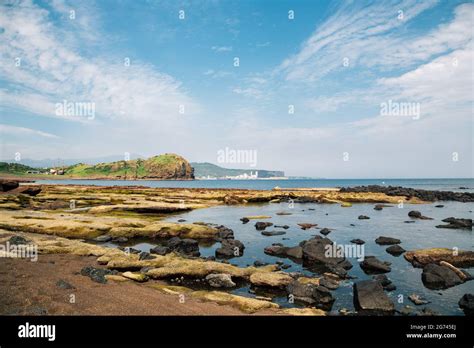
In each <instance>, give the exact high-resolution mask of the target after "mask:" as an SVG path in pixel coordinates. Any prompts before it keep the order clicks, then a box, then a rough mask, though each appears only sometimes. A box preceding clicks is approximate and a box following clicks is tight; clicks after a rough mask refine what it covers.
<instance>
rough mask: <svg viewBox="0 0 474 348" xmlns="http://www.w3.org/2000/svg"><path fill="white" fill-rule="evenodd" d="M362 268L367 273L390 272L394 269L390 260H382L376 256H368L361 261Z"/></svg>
mask: <svg viewBox="0 0 474 348" xmlns="http://www.w3.org/2000/svg"><path fill="white" fill-rule="evenodd" d="M360 268H362V270H363V271H364V272H365V273H366V274H378V273H388V272H390V271H391V270H392V269H391V268H390V263H389V262H386V261H381V260H379V259H377V258H376V257H375V256H366V257H365V258H364V261H362V262H361V263H360Z"/></svg>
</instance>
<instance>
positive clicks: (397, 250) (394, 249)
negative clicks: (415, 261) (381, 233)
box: [385, 244, 406, 256]
mask: <svg viewBox="0 0 474 348" xmlns="http://www.w3.org/2000/svg"><path fill="white" fill-rule="evenodd" d="M385 251H386V252H387V253H389V254H391V255H393V256H400V255H401V254H403V253H404V252H405V251H406V250H405V249H403V248H402V247H401V246H400V245H398V244H395V245H391V246H389V247H388V248H387V249H385Z"/></svg>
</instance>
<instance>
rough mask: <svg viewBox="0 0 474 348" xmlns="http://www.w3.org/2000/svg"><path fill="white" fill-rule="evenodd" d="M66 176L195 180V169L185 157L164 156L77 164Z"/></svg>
mask: <svg viewBox="0 0 474 348" xmlns="http://www.w3.org/2000/svg"><path fill="white" fill-rule="evenodd" d="M64 175H66V176H69V177H73V178H93V179H123V180H127V179H128V180H132V179H163V180H173V179H193V178H194V174H193V168H192V167H191V165H190V164H189V163H188V161H186V160H185V159H184V158H183V157H181V156H179V155H176V154H170V153H167V154H163V155H159V156H153V157H150V158H148V159H136V160H130V161H117V162H109V163H99V164H96V165H88V164H84V163H79V164H75V165H73V166H69V167H66V168H65V172H64Z"/></svg>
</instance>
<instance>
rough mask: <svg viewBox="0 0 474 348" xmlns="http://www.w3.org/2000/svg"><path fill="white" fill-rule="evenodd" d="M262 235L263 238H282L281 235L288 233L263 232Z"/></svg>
mask: <svg viewBox="0 0 474 348" xmlns="http://www.w3.org/2000/svg"><path fill="white" fill-rule="evenodd" d="M261 234H262V236H267V237H271V236H281V235H284V234H286V232H285V231H262V232H261Z"/></svg>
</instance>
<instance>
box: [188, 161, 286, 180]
mask: <svg viewBox="0 0 474 348" xmlns="http://www.w3.org/2000/svg"><path fill="white" fill-rule="evenodd" d="M191 166H192V167H193V168H194V175H195V176H196V178H199V177H207V176H210V177H213V178H222V177H225V176H237V175H242V174H244V173H247V174H250V172H253V173H255V171H256V170H258V177H259V178H272V177H282V176H285V173H284V172H282V171H275V170H262V169H252V170H250V169H228V168H222V167H219V166H216V165H215V164H212V163H207V162H205V163H196V162H192V163H191Z"/></svg>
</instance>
